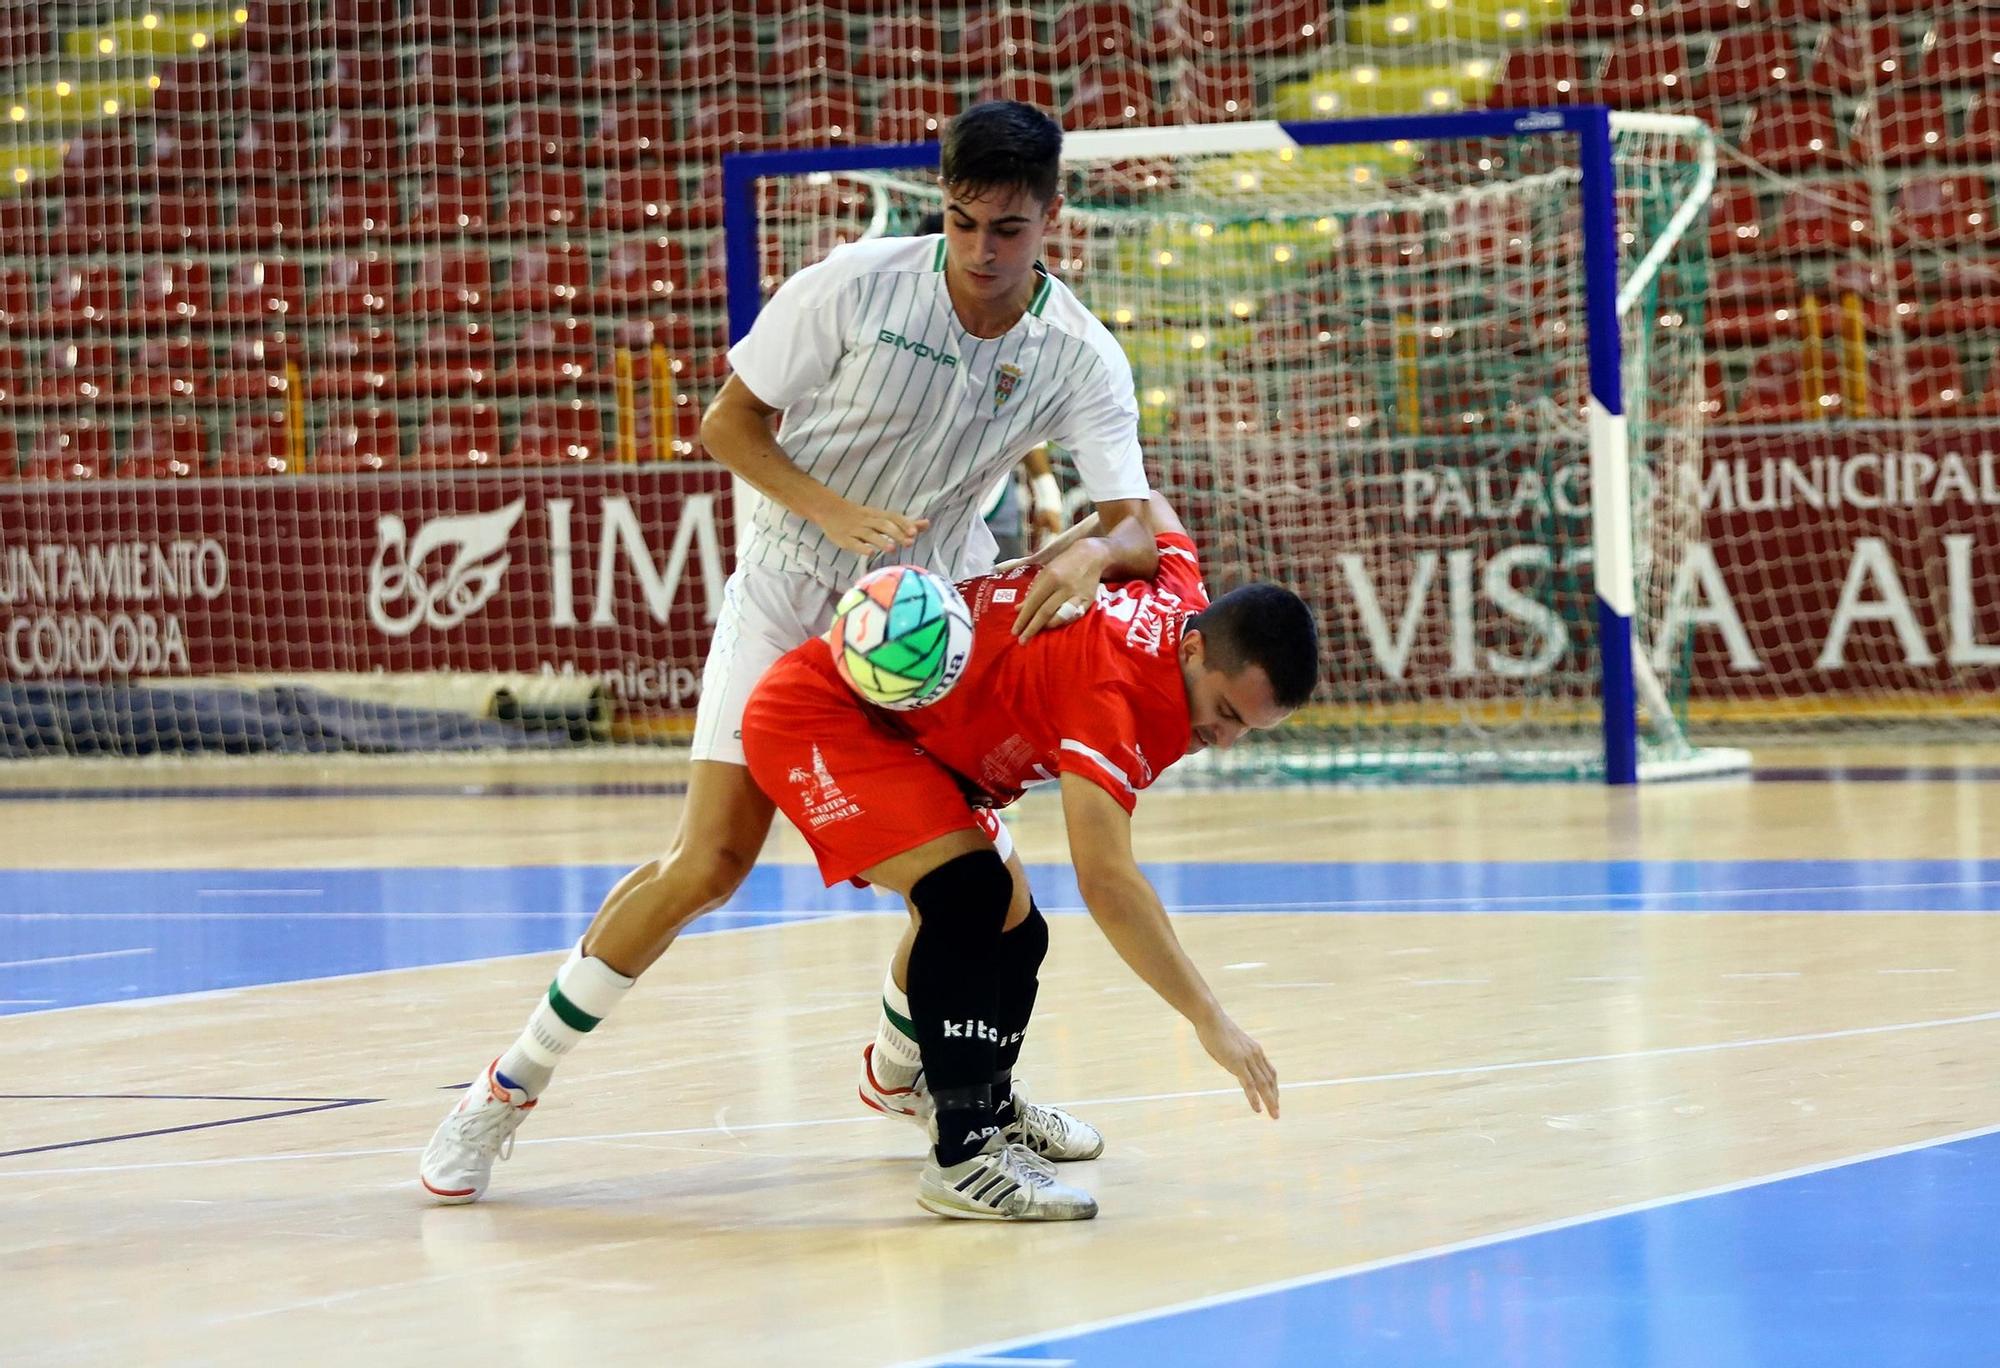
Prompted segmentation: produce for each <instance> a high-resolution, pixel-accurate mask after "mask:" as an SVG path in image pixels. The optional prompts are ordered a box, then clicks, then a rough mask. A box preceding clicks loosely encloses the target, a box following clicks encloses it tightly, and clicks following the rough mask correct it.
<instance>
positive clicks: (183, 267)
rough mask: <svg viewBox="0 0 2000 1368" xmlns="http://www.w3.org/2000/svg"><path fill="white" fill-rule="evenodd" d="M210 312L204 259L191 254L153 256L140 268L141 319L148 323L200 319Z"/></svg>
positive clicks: (202, 319) (196, 321)
mask: <svg viewBox="0 0 2000 1368" xmlns="http://www.w3.org/2000/svg"><path fill="white" fill-rule="evenodd" d="M211 312H212V306H211V304H210V302H209V272H208V263H207V262H206V261H198V260H195V259H194V258H192V257H190V258H186V259H181V260H175V259H173V258H165V259H162V258H154V259H151V260H149V261H147V262H145V263H144V264H143V265H141V266H140V268H139V306H138V313H139V317H140V319H141V320H143V321H145V322H148V323H169V322H171V323H200V322H203V321H205V320H206V319H207V318H208V316H209V314H210V313H211Z"/></svg>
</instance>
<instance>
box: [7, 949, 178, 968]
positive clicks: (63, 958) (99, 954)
mask: <svg viewBox="0 0 2000 1368" xmlns="http://www.w3.org/2000/svg"><path fill="white" fill-rule="evenodd" d="M152 953H153V947H152V946H150V945H139V946H134V947H133V948H132V949H130V950H92V951H89V952H88V953H86V954H81V955H42V956H40V957H38V958H36V959H18V960H0V969H22V968H25V967H27V966H28V965H30V964H74V963H75V962H76V961H78V960H101V959H123V958H125V957H126V956H128V955H150V954H152Z"/></svg>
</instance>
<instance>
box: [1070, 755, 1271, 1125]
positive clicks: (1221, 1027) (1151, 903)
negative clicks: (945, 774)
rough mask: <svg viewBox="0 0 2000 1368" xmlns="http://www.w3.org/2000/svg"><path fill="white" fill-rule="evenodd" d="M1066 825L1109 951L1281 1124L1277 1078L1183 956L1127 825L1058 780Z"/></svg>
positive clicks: (1113, 807) (1093, 796)
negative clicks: (1135, 852) (1177, 1015)
mask: <svg viewBox="0 0 2000 1368" xmlns="http://www.w3.org/2000/svg"><path fill="white" fill-rule="evenodd" d="M1062 799H1063V818H1064V821H1065V823H1066V824H1067V826H1068V828H1069V848H1070V859H1071V862H1072V863H1073V864H1074V865H1075V867H1076V884H1077V888H1078V890H1079V891H1080V892H1081V893H1082V894H1083V902H1084V906H1085V907H1087V908H1089V910H1090V915H1091V917H1092V919H1093V920H1095V921H1096V923H1097V925H1098V927H1099V928H1100V929H1101V930H1102V931H1103V932H1104V936H1105V939H1106V940H1109V941H1110V942H1111V948H1112V949H1114V950H1116V951H1117V952H1118V957H1119V958H1120V959H1122V960H1124V961H1125V963H1126V964H1127V965H1129V966H1130V967H1131V969H1132V972H1133V973H1135V974H1137V975H1138V976H1139V977H1140V978H1141V979H1143V980H1144V981H1145V983H1146V986H1147V987H1149V988H1151V989H1152V990H1153V991H1154V992H1156V993H1158V994H1159V995H1160V997H1161V998H1162V999H1164V1000H1165V1002H1166V1004H1167V1005H1168V1006H1169V1007H1172V1008H1173V1009H1174V1010H1175V1011H1176V1012H1179V1013H1180V1014H1181V1015H1182V1016H1184V1017H1186V1018H1187V1019H1188V1021H1189V1022H1190V1023H1191V1024H1192V1025H1193V1026H1194V1028H1195V1033H1196V1035H1197V1036H1199V1037H1200V1039H1201V1045H1202V1048H1203V1049H1204V1050H1207V1051H1208V1054H1209V1057H1210V1058H1211V1059H1213V1060H1214V1061H1215V1062H1216V1063H1218V1064H1220V1065H1221V1066H1222V1067H1223V1068H1225V1069H1227V1070H1228V1071H1229V1072H1230V1073H1231V1074H1233V1075H1235V1077H1236V1081H1237V1082H1238V1083H1240V1084H1242V1085H1243V1096H1244V1098H1245V1099H1246V1100H1248V1102H1249V1103H1250V1109H1251V1110H1252V1111H1265V1112H1269V1113H1270V1115H1271V1119H1272V1120H1274V1121H1275V1120H1276V1119H1277V1116H1278V1073H1277V1070H1275V1069H1273V1068H1272V1067H1271V1061H1270V1060H1269V1059H1267V1058H1266V1057H1265V1055H1264V1049H1263V1047H1262V1046H1261V1045H1259V1044H1258V1043H1257V1042H1256V1041H1255V1040H1253V1039H1251V1038H1250V1036H1249V1035H1247V1034H1246V1033H1245V1032H1244V1031H1243V1029H1242V1028H1241V1027H1239V1026H1238V1025H1237V1024H1236V1023H1235V1022H1234V1021H1232V1020H1231V1019H1230V1017H1229V1014H1228V1013H1227V1012H1225V1011H1223V1010H1222V1004H1221V1003H1219V1002H1217V1001H1216V1000H1215V994H1214V993H1212V992H1210V991H1209V987H1208V983H1207V982H1206V981H1205V980H1204V979H1203V978H1202V976H1201V971H1200V970H1198V969H1196V968H1195V967H1194V963H1193V961H1191V960H1190V959H1188V957H1187V952H1186V951H1184V950H1182V949H1181V943H1180V939H1179V937H1177V936H1175V935H1174V928H1173V923H1172V922H1171V921H1169V920H1168V919H1167V912H1166V909H1165V908H1164V907H1163V906H1162V905H1161V903H1160V899H1159V895H1158V894H1156V893H1155V892H1154V891H1153V886H1152V884H1150V883H1148V882H1147V881H1146V876H1145V875H1144V874H1143V873H1141V872H1140V870H1139V865H1138V862H1137V861H1136V860H1134V859H1133V856H1132V819H1131V816H1130V815H1129V814H1128V813H1127V812H1126V811H1125V809H1124V808H1122V807H1120V806H1119V805H1118V801H1117V800H1116V799H1114V798H1113V797H1112V796H1111V795H1110V794H1109V793H1107V792H1105V791H1104V789H1102V788H1101V787H1099V786H1098V785H1097V784H1095V783H1092V782H1091V781H1090V780H1089V779H1086V778H1083V777H1082V776H1080V775H1075V774H1065V775H1063V777H1062Z"/></svg>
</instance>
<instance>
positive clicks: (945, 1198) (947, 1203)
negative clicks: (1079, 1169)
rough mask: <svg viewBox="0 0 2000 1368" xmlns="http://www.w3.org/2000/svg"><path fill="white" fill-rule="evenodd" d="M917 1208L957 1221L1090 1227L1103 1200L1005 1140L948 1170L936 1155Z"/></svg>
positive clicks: (920, 1184) (926, 1167) (989, 1143)
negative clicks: (1085, 1224) (1084, 1224)
mask: <svg viewBox="0 0 2000 1368" xmlns="http://www.w3.org/2000/svg"><path fill="white" fill-rule="evenodd" d="M917 1205H918V1206H920V1207H922V1208H923V1209H924V1210H926V1211H934V1212H936V1213H937V1214H938V1215H940V1216H949V1217H951V1218H952V1219H953V1220H957V1221H1087V1220H1089V1219H1090V1218H1091V1217H1093V1216H1095V1215H1096V1214H1097V1199H1096V1198H1095V1197H1092V1196H1091V1195H1090V1194H1089V1193H1087V1192H1084V1191H1082V1190H1081V1189H1079V1188H1073V1187H1070V1186H1069V1185H1068V1184H1066V1183H1064V1182H1062V1181H1061V1180H1060V1179H1058V1178H1057V1177H1056V1170H1055V1165H1053V1164H1051V1163H1050V1162H1049V1161H1048V1160H1046V1159H1043V1158H1042V1157H1040V1156H1039V1155H1037V1154H1035V1153H1034V1152H1033V1151H1032V1150H1030V1149H1029V1148H1028V1147H1027V1146H1026V1145H1010V1144H1008V1143H1007V1142H1006V1140H1005V1139H1004V1138H1003V1137H1002V1136H999V1135H995V1136H994V1137H993V1138H991V1139H990V1140H988V1141H987V1142H986V1148H984V1149H982V1150H980V1151H979V1153H977V1154H975V1155H973V1156H972V1157H971V1158H970V1159H967V1160H964V1161H963V1162H961V1163H957V1164H953V1165H952V1166H951V1167H950V1168H945V1167H944V1166H942V1165H941V1164H939V1163H938V1161H937V1156H936V1155H935V1154H933V1155H932V1156H931V1158H930V1159H929V1160H927V1161H926V1162H925V1164H924V1171H923V1173H922V1175H921V1176H919V1177H918V1179H917Z"/></svg>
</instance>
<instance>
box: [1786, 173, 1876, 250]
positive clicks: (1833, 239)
mask: <svg viewBox="0 0 2000 1368" xmlns="http://www.w3.org/2000/svg"><path fill="white" fill-rule="evenodd" d="M1871 214H1872V211H1871V210H1870V208H1869V198H1868V184H1867V182H1865V181H1860V180H1836V181H1825V182H1821V183H1820V184H1818V185H1815V186H1811V187H1807V188H1801V189H1797V190H1792V191H1788V192H1787V193H1786V195H1785V198H1784V202H1783V203H1782V204H1780V205H1779V206H1778V216H1777V219H1776V221H1775V222H1774V223H1773V225H1772V228H1771V233H1770V236H1769V240H1768V242H1767V243H1766V246H1767V248H1769V249H1772V250H1776V251H1779V252H1785V253H1788V254H1789V253H1795V252H1851V251H1853V250H1854V249H1855V248H1857V247H1860V246H1862V245H1864V244H1866V243H1868V242H1871V241H1872V240H1873V239H1874V236H1875V227H1874V222H1873V220H1872V217H1871Z"/></svg>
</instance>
